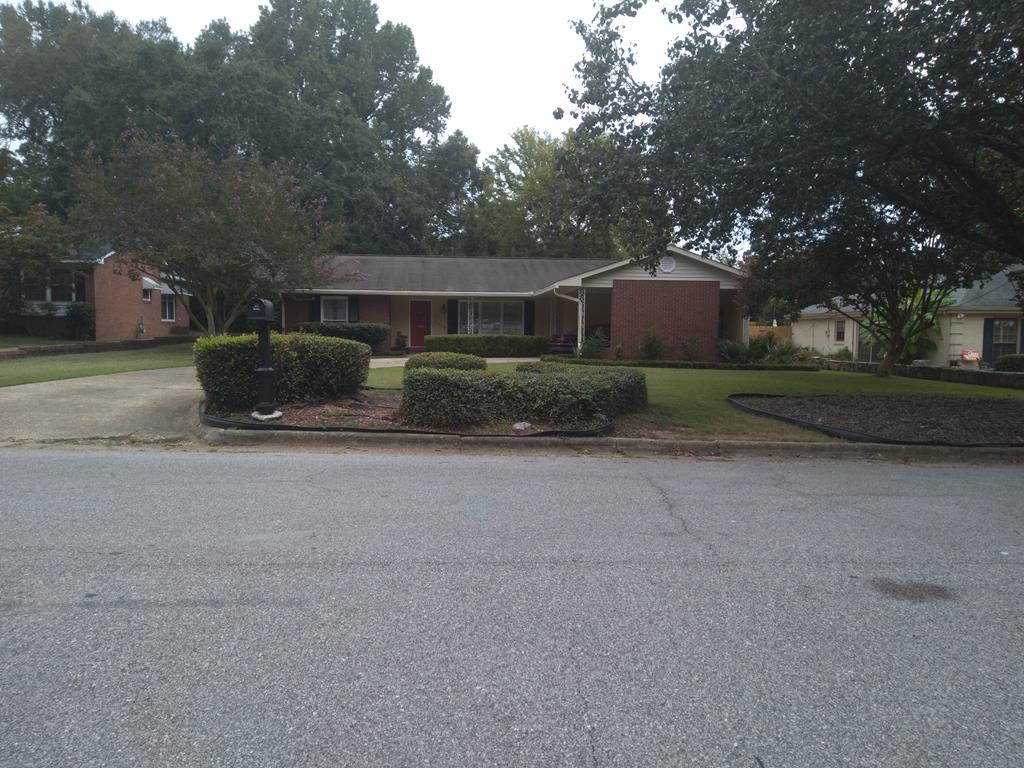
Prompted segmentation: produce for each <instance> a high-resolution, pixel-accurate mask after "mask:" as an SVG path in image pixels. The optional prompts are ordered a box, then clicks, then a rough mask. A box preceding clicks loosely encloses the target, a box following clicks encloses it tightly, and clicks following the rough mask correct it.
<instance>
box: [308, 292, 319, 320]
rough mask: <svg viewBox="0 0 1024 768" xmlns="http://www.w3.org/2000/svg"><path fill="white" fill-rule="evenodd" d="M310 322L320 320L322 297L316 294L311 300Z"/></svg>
mask: <svg viewBox="0 0 1024 768" xmlns="http://www.w3.org/2000/svg"><path fill="white" fill-rule="evenodd" d="M309 322H311V323H319V322H320V297H319V296H314V297H313V298H312V299H310V300H309Z"/></svg>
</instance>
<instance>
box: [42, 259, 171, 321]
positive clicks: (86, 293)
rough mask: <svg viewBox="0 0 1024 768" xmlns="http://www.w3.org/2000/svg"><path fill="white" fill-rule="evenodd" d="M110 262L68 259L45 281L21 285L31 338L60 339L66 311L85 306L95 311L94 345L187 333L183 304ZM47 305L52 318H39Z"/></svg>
mask: <svg viewBox="0 0 1024 768" xmlns="http://www.w3.org/2000/svg"><path fill="white" fill-rule="evenodd" d="M113 256H114V254H113V252H109V251H108V252H107V253H105V254H103V255H97V256H95V257H90V256H86V257H82V258H79V259H71V260H68V261H66V262H64V265H63V266H62V267H61V268H59V269H54V270H52V271H51V272H50V273H49V274H48V275H47V277H46V279H45V280H39V281H36V282H35V283H32V284H26V285H25V287H24V290H23V296H24V298H25V299H26V300H27V301H28V304H29V307H30V310H31V311H32V312H33V314H34V315H35V318H34V321H35V322H34V323H33V326H34V328H36V329H37V330H36V331H35V332H37V333H49V334H53V335H60V333H61V331H62V330H63V323H64V321H63V317H64V312H65V310H66V308H67V305H68V304H69V303H71V302H73V301H87V302H89V303H90V304H92V305H93V306H95V307H96V336H95V338H96V341H114V340H118V339H135V338H140V337H147V338H148V337H155V336H170V335H175V334H186V333H188V325H189V319H188V312H187V311H186V309H185V305H184V302H183V301H182V300H181V299H180V298H178V297H177V296H175V295H174V294H173V293H172V292H171V289H170V288H169V287H168V286H167V284H166V283H164V282H163V281H161V280H160V279H159V277H157V276H155V275H139V276H138V277H137V278H136V279H134V280H133V279H132V278H131V277H129V276H128V275H127V274H126V273H124V272H121V271H120V270H118V269H116V268H115V264H116V263H115V260H114V258H112V257H113ZM47 303H49V304H51V305H53V307H52V308H51V309H52V310H53V316H52V317H45V316H40V314H41V313H42V312H43V309H44V307H45V305H46V304H47ZM47 325H48V326H49V327H47Z"/></svg>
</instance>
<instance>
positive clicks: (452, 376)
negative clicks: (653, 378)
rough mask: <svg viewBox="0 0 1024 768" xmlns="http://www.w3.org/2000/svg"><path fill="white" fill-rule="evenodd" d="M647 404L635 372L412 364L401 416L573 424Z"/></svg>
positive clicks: (444, 421) (421, 421)
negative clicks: (474, 368) (491, 369)
mask: <svg viewBox="0 0 1024 768" xmlns="http://www.w3.org/2000/svg"><path fill="white" fill-rule="evenodd" d="M646 403H647V380H646V377H645V376H644V375H643V374H642V373H640V372H639V371H627V370H616V371H598V370H594V371H586V370H582V369H569V368H565V367H563V366H558V365H548V366H537V367H532V368H527V369H524V370H517V371H514V372H509V373H494V372H488V371H459V370H453V369H446V368H414V369H412V370H407V371H406V373H405V385H404V388H403V391H402V405H401V411H400V415H401V417H402V419H403V420H404V421H405V422H406V423H408V424H413V425H417V426H425V427H438V428H452V427H468V426H475V425H479V424H489V423H493V422H498V421H521V420H527V421H535V422H545V423H552V424H556V425H558V426H562V427H573V426H581V425H588V424H593V423H595V422H597V421H603V420H604V419H606V418H609V417H611V416H616V415H618V414H621V413H627V412H629V411H632V410H636V409H638V408H642V407H643V406H644V405H645V404H646Z"/></svg>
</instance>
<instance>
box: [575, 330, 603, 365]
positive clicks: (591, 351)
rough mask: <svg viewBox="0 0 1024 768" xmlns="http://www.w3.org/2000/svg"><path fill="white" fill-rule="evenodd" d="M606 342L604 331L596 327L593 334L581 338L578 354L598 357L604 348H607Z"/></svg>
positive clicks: (591, 357)
mask: <svg viewBox="0 0 1024 768" xmlns="http://www.w3.org/2000/svg"><path fill="white" fill-rule="evenodd" d="M608 343H609V342H608V337H607V336H606V335H605V333H604V331H602V330H600V329H598V331H597V333H595V334H594V335H593V336H587V337H586V338H585V339H583V345H582V347H581V349H580V356H581V357H586V358H588V359H595V358H598V357H600V356H601V353H602V352H604V350H606V349H608Z"/></svg>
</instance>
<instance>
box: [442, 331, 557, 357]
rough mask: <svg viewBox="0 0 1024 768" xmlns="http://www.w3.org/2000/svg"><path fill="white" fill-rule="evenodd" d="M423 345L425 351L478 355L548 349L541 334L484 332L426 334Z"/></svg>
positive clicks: (526, 354) (519, 354)
mask: <svg viewBox="0 0 1024 768" xmlns="http://www.w3.org/2000/svg"><path fill="white" fill-rule="evenodd" d="M424 345H425V346H426V350H427V352H462V353H464V354H467V355H479V356H480V357H537V356H538V355H542V354H544V353H545V352H547V351H548V340H547V339H545V338H544V337H543V336H506V335H504V334H486V333H468V334H451V335H449V336H427V338H426V340H425V341H424Z"/></svg>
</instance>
